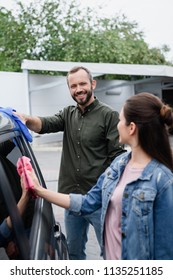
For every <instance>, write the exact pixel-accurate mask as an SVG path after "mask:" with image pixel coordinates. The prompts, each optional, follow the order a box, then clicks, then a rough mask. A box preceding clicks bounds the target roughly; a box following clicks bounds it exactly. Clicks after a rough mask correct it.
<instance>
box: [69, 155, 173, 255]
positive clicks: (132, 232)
mask: <svg viewBox="0 0 173 280" xmlns="http://www.w3.org/2000/svg"><path fill="white" fill-rule="evenodd" d="M130 157H131V152H126V153H124V154H122V155H120V156H119V157H117V158H116V159H115V160H114V161H113V162H112V163H111V165H110V166H109V167H108V168H107V169H106V171H105V172H104V173H103V174H102V175H101V176H100V177H99V179H98V181H97V183H96V185H95V186H94V187H93V188H92V189H91V190H90V191H89V192H88V193H87V194H86V195H84V196H82V195H80V194H79V195H78V194H70V210H71V211H73V212H75V213H76V214H78V215H85V214H88V213H91V212H93V211H95V210H97V209H98V208H99V207H102V215H101V233H102V244H101V245H102V250H103V255H104V223H105V216H106V212H107V209H108V205H109V201H110V198H111V196H112V194H113V192H114V190H115V188H116V186H117V183H118V181H119V179H120V177H121V175H122V173H123V171H124V168H125V166H126V164H127V162H128V161H129V159H130ZM121 230H122V259H124V260H134V259H138V260H142V259H143V260H153V259H155V260H156V259H157V260H159V259H162V260H164V259H167V260H168V259H171V260H173V173H172V172H171V171H170V170H169V169H168V168H167V167H165V166H164V165H163V164H161V163H159V162H158V161H156V160H155V159H153V160H151V161H150V162H149V163H148V165H147V166H146V167H145V168H144V170H143V172H142V174H141V176H140V177H139V178H138V179H137V180H134V181H132V182H131V183H128V184H127V185H126V187H125V189H124V193H123V198H122V217H121Z"/></svg>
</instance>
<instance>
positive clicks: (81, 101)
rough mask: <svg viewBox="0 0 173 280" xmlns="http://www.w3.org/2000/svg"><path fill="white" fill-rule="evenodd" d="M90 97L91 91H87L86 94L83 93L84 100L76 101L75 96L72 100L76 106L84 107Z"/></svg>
mask: <svg viewBox="0 0 173 280" xmlns="http://www.w3.org/2000/svg"><path fill="white" fill-rule="evenodd" d="M78 96H80V93H79V94H78ZM91 96H92V90H88V91H87V92H85V99H84V100H78V98H76V97H75V96H73V99H74V100H75V101H76V103H77V104H79V105H82V106H85V105H86V104H87V103H88V101H89V100H90V98H91Z"/></svg>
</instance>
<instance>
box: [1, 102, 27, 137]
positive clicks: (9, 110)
mask: <svg viewBox="0 0 173 280" xmlns="http://www.w3.org/2000/svg"><path fill="white" fill-rule="evenodd" d="M0 112H3V113H5V114H7V115H9V116H10V117H11V118H12V119H13V120H14V121H15V122H16V123H17V124H18V126H19V129H20V130H21V132H22V133H23V135H24V136H25V138H26V140H28V141H29V142H32V135H31V133H30V132H29V130H28V128H27V127H26V125H25V124H24V123H23V122H22V121H21V120H20V118H19V117H18V116H16V115H14V114H13V112H16V110H14V109H13V108H10V107H6V108H3V107H0Z"/></svg>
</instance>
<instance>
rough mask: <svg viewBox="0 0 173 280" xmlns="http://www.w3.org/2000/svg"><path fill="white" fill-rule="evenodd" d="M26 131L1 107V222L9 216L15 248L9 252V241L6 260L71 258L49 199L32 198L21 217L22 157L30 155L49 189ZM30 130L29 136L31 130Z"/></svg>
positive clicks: (38, 174)
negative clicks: (20, 166) (19, 167)
mask: <svg viewBox="0 0 173 280" xmlns="http://www.w3.org/2000/svg"><path fill="white" fill-rule="evenodd" d="M24 127H25V126H24V125H23V128H24ZM26 132H27V128H26V127H25V131H23V130H22V129H21V126H20V125H19V122H16V118H14V117H13V115H10V114H9V111H8V110H7V113H6V110H2V111H1V110H0V223H1V222H2V221H3V219H4V218H5V217H7V216H8V215H10V217H11V221H12V226H13V234H14V236H13V240H10V241H9V243H11V242H12V243H13V245H14V244H15V248H16V250H12V253H8V252H9V251H10V249H9V248H8V247H9V244H8V243H7V245H6V247H5V251H6V253H7V259H19V260H20V259H21V260H26V259H30V260H54V259H68V249H67V244H66V239H65V236H64V234H63V233H62V232H61V226H60V224H59V223H58V222H57V221H55V217H54V213H53V208H52V205H51V204H50V203H49V202H47V201H45V200H44V199H42V198H36V199H35V198H30V201H29V203H28V205H27V209H26V211H25V214H24V215H23V216H22V217H21V216H20V215H19V213H18V209H17V202H18V200H19V199H20V196H21V186H20V177H19V175H18V173H17V168H16V164H17V161H18V159H19V158H20V157H22V156H26V157H29V158H30V161H31V164H32V167H33V169H34V170H35V173H36V175H37V177H38V179H39V182H40V184H41V185H42V186H43V187H45V188H46V184H45V181H44V178H43V176H42V173H41V170H40V168H39V165H38V162H37V160H36V157H35V155H34V152H33V150H32V146H31V144H30V142H29V141H28V139H27V137H26ZM27 133H28V135H29V131H28V132H27ZM0 258H1V259H2V257H0Z"/></svg>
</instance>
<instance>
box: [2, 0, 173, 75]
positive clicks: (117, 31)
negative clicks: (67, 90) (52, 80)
mask: <svg viewBox="0 0 173 280" xmlns="http://www.w3.org/2000/svg"><path fill="white" fill-rule="evenodd" d="M33 2H34V3H33ZM33 2H32V3H31V4H30V5H28V6H24V5H23V4H22V3H21V2H20V1H19V2H18V3H17V7H18V11H17V12H16V13H15V14H14V13H13V14H12V12H10V11H7V10H6V9H4V8H0V50H1V52H0V71H21V69H20V66H21V61H22V60H23V59H33V60H35V59H36V60H51V61H77V62H79V61H80V62H105V63H126V64H168V65H169V64H170V63H169V62H168V61H166V59H165V54H166V53H167V52H168V51H169V48H168V47H167V46H163V48H162V49H159V48H149V46H148V45H147V43H146V42H145V40H144V34H143V33H142V32H141V31H139V30H138V24H137V23H136V22H129V21H128V19H127V18H126V16H125V15H122V16H121V17H120V16H116V17H112V18H102V17H99V11H98V13H97V14H95V13H94V12H93V11H92V10H91V9H89V8H87V9H85V10H84V9H81V6H80V4H79V2H78V1H77V0H47V1H46V0H42V1H41V3H40V1H33Z"/></svg>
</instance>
